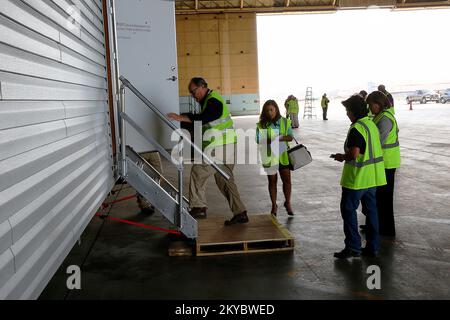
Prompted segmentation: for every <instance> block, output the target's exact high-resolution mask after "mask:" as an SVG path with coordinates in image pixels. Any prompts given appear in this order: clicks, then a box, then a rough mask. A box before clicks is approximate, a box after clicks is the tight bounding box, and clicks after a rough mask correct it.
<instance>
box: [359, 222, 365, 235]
mask: <svg viewBox="0 0 450 320" xmlns="http://www.w3.org/2000/svg"><path fill="white" fill-rule="evenodd" d="M359 228H360V229H361V233H365V232H366V225H365V224H361V225H359Z"/></svg>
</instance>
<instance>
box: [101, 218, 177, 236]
mask: <svg viewBox="0 0 450 320" xmlns="http://www.w3.org/2000/svg"><path fill="white" fill-rule="evenodd" d="M95 215H96V216H97V217H100V218H105V219H108V220H111V221H116V222H120V223H125V224H129V225H132V226H135V227H139V228H143V229H150V230H157V231H163V232H166V233H171V234H177V235H181V232H180V231H176V230H169V229H164V228H160V227H155V226H151V225H147V224H142V223H138V222H133V221H130V220H123V219H118V218H114V217H109V216H102V215H101V214H100V213H97V214H95Z"/></svg>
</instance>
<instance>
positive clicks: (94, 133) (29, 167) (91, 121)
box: [0, 0, 450, 319]
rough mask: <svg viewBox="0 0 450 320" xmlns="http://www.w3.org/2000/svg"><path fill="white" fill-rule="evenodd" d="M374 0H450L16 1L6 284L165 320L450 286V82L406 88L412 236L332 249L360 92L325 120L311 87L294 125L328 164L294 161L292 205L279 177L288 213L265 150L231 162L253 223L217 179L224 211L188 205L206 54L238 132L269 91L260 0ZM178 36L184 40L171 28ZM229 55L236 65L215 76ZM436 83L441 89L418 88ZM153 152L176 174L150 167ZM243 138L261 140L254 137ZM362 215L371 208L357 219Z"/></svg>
mask: <svg viewBox="0 0 450 320" xmlns="http://www.w3.org/2000/svg"><path fill="white" fill-rule="evenodd" d="M369 6H379V7H381V8H395V10H404V11H405V12H409V11H411V12H414V11H416V10H440V9H443V8H444V10H446V9H447V7H450V4H449V2H448V1H412V0H411V1H410V0H406V1H405V0H397V1H395V0H394V1H390V0H389V1H388V0H386V1H369V0H367V1H352V0H347V1H336V0H334V1H331V0H330V1H325V0H324V1H294V0H292V1H289V0H288V1H277V0H261V1H246V0H244V1H240V0H239V1H235V0H232V1H202V0H199V1H181V0H176V1H153V0H151V1H150V0H148V1H137V0H136V1H135V0H132V1H128V0H127V1H126V3H125V1H124V0H116V1H106V0H105V1H102V0H80V1H73V0H65V1H56V0H49V1H41V0H37V1H36V0H33V1H27V0H20V1H16V0H14V1H13V0H4V1H2V2H1V3H0V88H1V90H0V132H1V133H2V134H1V135H0V146H1V147H0V240H1V241H0V298H1V299H2V300H17V299H18V300H40V301H41V302H44V301H48V300H53V301H55V300H152V301H153V302H152V304H151V306H152V308H154V310H155V313H157V312H161V316H158V317H157V318H158V319H159V318H161V319H166V318H170V319H172V318H173V319H190V318H195V317H197V316H200V317H203V318H214V317H215V316H216V317H218V316H220V315H222V316H223V317H222V318H225V317H227V316H228V317H232V318H235V319H247V318H255V317H256V318H262V319H278V318H280V319H287V318H288V316H287V314H288V313H289V312H290V310H295V306H296V305H297V306H298V305H303V304H300V300H320V301H323V303H326V302H327V301H328V302H329V301H331V300H333V301H334V300H346V301H348V300H351V301H353V300H370V301H373V300H376V301H377V302H380V301H382V300H428V301H430V300H448V299H449V298H450V209H449V208H450V153H449V151H450V142H449V137H450V126H449V122H450V101H448V102H447V103H443V102H446V101H444V100H443V99H446V98H444V97H445V94H446V92H447V90H446V89H449V88H450V79H449V81H448V82H446V83H440V84H438V85H436V84H434V83H432V84H423V85H421V86H414V85H411V86H407V87H405V86H403V87H402V89H401V90H400V89H399V90H396V89H392V90H390V91H391V93H392V96H393V98H394V101H395V117H396V119H397V122H398V126H399V128H400V130H399V133H398V136H399V141H400V150H401V167H400V168H399V169H397V172H396V180H395V193H394V211H395V227H396V236H395V237H381V248H380V250H379V252H378V254H377V255H376V256H375V257H353V258H349V259H336V258H335V257H333V252H336V251H339V250H341V249H342V248H343V246H344V233H343V222H342V217H341V212H340V207H339V204H340V200H341V192H342V189H341V186H340V185H339V180H340V178H341V173H342V164H341V163H339V162H336V161H333V159H330V154H332V153H337V152H341V150H342V146H343V144H344V142H345V139H346V135H347V132H348V128H349V124H350V122H349V119H348V117H347V116H346V113H345V108H343V106H342V104H341V101H342V100H344V99H345V98H346V97H343V96H336V97H331V98H330V103H329V107H328V119H329V120H328V121H323V120H322V110H321V107H320V100H313V101H312V108H311V109H308V110H305V105H307V101H306V100H305V99H303V98H300V99H299V105H300V112H299V119H300V125H299V128H298V129H295V130H293V132H294V136H295V137H296V138H297V139H298V140H299V141H300V142H301V143H302V144H304V145H305V146H307V148H308V150H309V152H310V153H311V155H312V159H313V161H312V162H311V163H310V164H308V165H307V166H305V167H304V168H301V169H299V170H296V171H292V204H293V207H294V215H293V216H291V215H288V214H287V212H286V210H285V209H284V208H283V205H282V197H283V190H282V189H281V185H280V183H281V182H280V181H279V184H278V204H279V209H278V214H277V216H276V217H274V216H273V215H271V214H270V208H271V207H270V198H269V193H268V190H267V178H266V177H265V176H264V175H261V165H260V164H257V163H256V164H237V165H235V167H234V171H233V173H234V179H235V182H236V185H237V186H238V189H239V193H240V197H241V200H242V202H243V203H245V206H246V209H247V212H248V217H249V220H250V221H249V222H248V223H246V224H242V225H236V226H224V223H223V222H224V221H225V220H227V219H230V218H231V217H232V213H231V212H230V208H229V206H228V202H227V200H226V198H225V197H224V196H223V195H222V194H221V193H220V192H219V190H218V189H217V187H216V185H215V183H214V181H213V180H214V179H213V178H212V177H211V178H210V179H209V181H208V184H207V187H206V198H207V201H208V216H207V218H206V219H198V220H195V219H193V218H192V217H189V214H188V211H187V210H188V208H189V199H188V194H189V188H190V185H189V182H190V172H191V168H192V165H191V164H185V165H184V166H181V169H180V166H179V165H178V166H177V165H176V164H175V165H174V164H173V163H171V158H170V155H171V151H172V150H170V147H169V146H172V147H173V145H174V144H173V142H172V141H170V137H171V134H172V132H173V128H171V127H170V126H171V124H172V122H170V121H169V120H168V119H167V117H166V116H165V115H166V114H168V113H169V112H175V113H180V112H194V113H195V112H197V113H198V112H199V110H196V109H195V108H196V107H195V103H193V101H192V99H191V98H190V97H189V96H190V94H189V92H188V90H187V88H186V87H187V86H186V84H187V83H189V79H191V78H192V77H193V76H196V75H199V74H198V72H197V70H199V68H200V70H202V72H203V74H205V77H206V78H207V79H208V78H209V79H211V81H210V85H211V87H212V89H217V91H219V92H220V91H223V92H224V93H223V96H224V98H225V100H226V101H227V103H229V104H230V109H231V115H232V116H233V117H232V119H233V121H234V128H235V129H241V130H244V131H245V130H249V129H252V128H254V127H255V123H256V122H258V118H259V115H258V114H259V110H260V109H259V108H260V107H261V105H262V103H263V101H259V92H258V90H259V86H258V66H257V59H256V60H255V59H254V58H255V56H257V55H256V53H255V52H256V51H257V50H255V52H253V51H252V50H253V49H254V48H256V47H257V43H256V38H257V37H256V32H257V31H256V26H255V25H256V23H255V21H256V14H283V13H285V14H295V13H299V12H301V13H303V14H307V13H317V12H320V11H332V12H335V11H336V10H347V9H365V8H367V7H369ZM150 9H154V10H150ZM149 12H150V13H149ZM158 16H160V17H161V16H166V17H169V19H163V20H165V21H164V22H162V21H160V20H161V19H158ZM67 19H69V21H70V23H71V24H72V25H67V21H66V20H67ZM166 20H168V21H169V22H170V23H168V22H167V21H166ZM244 20H245V21H244ZM144 21H145V23H144ZM249 26H250V27H249ZM166 28H167V29H166ZM182 28H185V29H182ZM191 28H192V29H191ZM203 28H204V29H203ZM161 30H169V31H168V32H167V34H164V33H161V32H160V31H161ZM196 32H197V33H199V34H200V36H196V35H195V33H196ZM170 33H172V35H173V38H172V39H171V40H168V41H166V40H164V39H166V38H170ZM215 33H217V34H218V36H216V35H215ZM224 33H227V34H228V36H227V37H226V40H224V39H223V37H222V36H223V34H224ZM167 35H169V36H167ZM234 37H237V38H238V40H236V41H235V42H233V39H234ZM145 39H147V40H148V43H143V42H145V41H146V40H145ZM192 39H194V40H192ZM173 40H175V42H174V41H173ZM191 40H192V43H190V41H191ZM156 41H158V43H159V44H160V46H158V48H157V49H154V46H152V44H154V43H155V42H156ZM198 47H200V48H201V50H199V51H196V50H197V49H196V48H198ZM216 48H218V49H217V50H219V51H215V50H216ZM224 48H225V49H224ZM121 49H122V50H121ZM152 50H153V51H152ZM167 50H171V52H169V51H167ZM207 50H212V51H214V53H212V54H205V53H204V51H207ZM220 50H222V51H220ZM227 50H228V51H227ZM234 50H237V51H236V52H237V53H235V52H234ZM432 50H434V49H430V50H429V52H430V54H431V51H432ZM149 52H150V53H149ZM247 52H249V53H248V54H247ZM148 55H150V56H151V57H150V58H149V57H148ZM214 56H216V57H214ZM426 58H427V59H428V57H426ZM429 59H432V57H431V56H430V57H429ZM202 61H203V62H202ZM204 61H207V62H204ZM224 61H228V63H227V62H224ZM230 61H232V62H230ZM214 62H217V63H218V64H219V66H216V65H215V64H214ZM202 63H203V64H202ZM147 66H148V67H149V68H150V70H152V72H154V73H151V76H149V75H148V74H149V73H148V70H147V69H146V68H147ZM166 66H167V68H165V67H166ZM174 66H178V67H174ZM215 68H218V69H217V70H220V72H221V73H220V76H218V77H216V78H214V76H213V75H214V74H215V73H216V71H217V70H216V69H215ZM117 70H120V71H119V72H117ZM154 70H155V71H154ZM246 72H247V73H248V74H246ZM120 76H122V77H120ZM119 77H120V78H119ZM161 77H163V78H164V79H163V80H161ZM166 79H167V80H166ZM384 82H385V83H386V84H388V85H387V89H388V90H389V89H391V88H395V84H390V82H389V79H386V81H384ZM173 83H177V85H176V87H175V88H174V87H173ZM234 83H237V84H238V85H234ZM241 84H242V85H241ZM169 85H171V86H170V87H169ZM147 87H150V88H149V89H147ZM399 88H400V86H399ZM405 88H406V89H405ZM427 88H429V89H434V90H435V91H437V94H438V95H439V98H441V97H443V99H440V100H438V101H422V100H421V99H418V100H417V101H410V100H411V99H410V100H407V96H410V95H411V94H413V92H414V91H415V90H416V89H427ZM221 89H222V90H221ZM372 89H373V90H376V88H372ZM174 90H175V91H174ZM304 90H305V88H301V90H300V91H301V92H302V93H303V92H304ZM171 93H175V94H171ZM369 93H370V91H369ZM255 97H256V98H255ZM347 97H348V96H347ZM170 99H172V100H170ZM239 99H246V101H247V102H248V100H252V101H253V102H254V104H255V105H256V107H255V106H252V105H251V104H249V105H248V106H246V108H247V111H248V110H249V109H252V108H253V109H252V111H251V112H247V113H246V109H245V108H244V109H239ZM169 100H170V101H169ZM236 101H238V102H236ZM246 101H243V102H246ZM281 102H282V101H280V103H279V105H280V107H283V106H282V103H281ZM424 102H426V103H424ZM197 107H198V106H197ZM133 108H134V109H133ZM255 108H256V109H255ZM255 110H256V111H255ZM308 112H311V113H310V114H309V113H308ZM125 124H126V125H125ZM142 137H144V138H142ZM124 140H125V141H126V144H123V143H122V141H124ZM132 143H135V145H133V147H131V146H130V145H131V144H132ZM155 150H156V151H158V152H159V156H158V159H160V161H161V167H162V169H161V170H159V171H162V172H159V171H158V170H156V169H155V165H151V164H149V162H151V161H150V160H149V155H150V157H151V155H154V154H155ZM241 151H242V152H246V153H247V154H249V153H251V151H250V152H249V146H247V145H246V146H244V147H243V149H242V150H241ZM238 152H239V151H238ZM167 155H168V156H167ZM158 161H159V160H158ZM180 178H181V182H180ZM178 190H182V191H183V194H184V197H185V198H183V201H181V202H182V205H181V204H180V203H179V201H178V199H179V193H178ZM137 193H140V194H142V195H143V197H144V198H147V200H148V202H152V203H151V204H152V205H153V206H154V208H155V210H154V212H151V213H149V212H148V211H146V210H143V209H142V206H140V205H139V203H138V201H137ZM150 200H151V201H150ZM364 221H365V216H364V215H363V214H362V213H361V208H359V209H358V222H359V224H363V223H364ZM361 237H362V243H363V245H364V243H365V234H364V233H361ZM160 300H164V301H165V302H166V304H164V303H160V302H158V301H160ZM169 301H172V302H171V303H169ZM286 301H287V302H286ZM282 302H286V303H285V304H283V303H282ZM296 303H298V304H296ZM242 306H244V307H242ZM320 306H321V304H320V303H317V304H315V305H314V310H316V308H319V309H320V308H321V307H320ZM325 306H326V304H325ZM344 306H346V308H348V307H350V308H351V305H345V304H344ZM362 306H363V308H365V307H367V308H369V306H370V305H362ZM330 307H331V308H335V307H336V308H339V307H338V304H333V305H331V306H330ZM255 308H256V309H255ZM359 308H361V305H360V306H359ZM408 308H413V305H412V304H409V305H408ZM325 309H326V308H325ZM359 310H360V311H361V312H366V310H362V308H361V309H359ZM328 311H329V310H328ZM341 311H342V310H341ZM252 313H254V314H252Z"/></svg>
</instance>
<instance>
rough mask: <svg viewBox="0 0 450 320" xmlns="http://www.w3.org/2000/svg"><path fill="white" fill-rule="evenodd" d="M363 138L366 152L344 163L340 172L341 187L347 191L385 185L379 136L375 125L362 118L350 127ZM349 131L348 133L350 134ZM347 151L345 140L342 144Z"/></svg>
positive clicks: (367, 118) (366, 118)
mask: <svg viewBox="0 0 450 320" xmlns="http://www.w3.org/2000/svg"><path fill="white" fill-rule="evenodd" d="M353 128H355V129H356V130H358V132H359V133H360V134H361V135H362V136H363V137H364V141H365V142H366V152H365V153H364V154H359V155H358V157H357V158H356V160H352V161H345V164H344V168H343V170H342V177H341V186H343V187H344V188H348V189H353V190H360V189H368V188H372V187H378V186H382V185H385V184H386V174H385V172H384V162H383V151H382V150H381V143H380V135H379V133H378V128H377V127H376V125H375V123H374V122H373V121H372V120H370V119H369V117H364V118H362V119H359V120H358V121H356V122H355V123H353V124H352V125H351V126H350V130H352V129H353ZM350 130H349V133H350ZM344 150H345V151H347V150H348V148H347V140H346V141H345V144H344Z"/></svg>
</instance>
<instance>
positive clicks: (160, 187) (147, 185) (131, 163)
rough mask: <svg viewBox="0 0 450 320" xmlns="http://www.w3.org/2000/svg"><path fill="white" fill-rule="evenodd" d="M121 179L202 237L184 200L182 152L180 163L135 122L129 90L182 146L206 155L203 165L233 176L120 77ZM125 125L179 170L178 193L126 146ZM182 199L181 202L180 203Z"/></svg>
mask: <svg viewBox="0 0 450 320" xmlns="http://www.w3.org/2000/svg"><path fill="white" fill-rule="evenodd" d="M120 81H121V86H120V102H119V105H120V112H119V119H120V144H121V148H120V159H121V161H120V171H119V172H120V175H121V177H122V178H124V179H125V180H126V181H127V182H128V184H129V185H131V186H132V187H133V188H135V189H136V190H137V191H138V192H139V193H140V194H141V195H142V196H143V197H144V198H145V199H147V201H149V202H150V203H151V204H152V205H153V206H154V207H155V208H156V209H157V210H158V211H159V212H160V213H161V214H162V215H163V216H164V217H165V218H166V219H167V220H169V221H170V222H171V223H172V224H174V225H175V226H177V228H178V230H179V231H180V232H181V233H183V234H184V235H185V236H186V237H188V238H196V237H197V235H198V229H197V221H196V220H195V219H194V218H193V217H192V216H191V215H190V214H189V201H188V200H187V199H186V198H185V197H184V196H183V159H182V149H181V150H179V151H180V154H179V155H180V157H179V159H178V160H177V159H174V158H173V157H172V156H171V155H170V153H169V152H168V151H167V150H166V149H164V148H163V147H162V146H161V145H160V144H159V143H158V142H157V141H156V140H155V139H153V138H152V137H151V136H149V135H147V134H146V133H145V132H144V130H142V128H140V127H139V126H138V125H137V124H136V122H134V121H133V119H131V118H130V117H129V116H128V115H127V114H126V112H125V111H126V110H125V89H126V88H128V89H129V90H130V91H131V92H132V93H133V94H135V95H136V97H138V98H139V99H140V100H141V101H142V102H143V103H144V104H145V105H146V106H147V107H148V108H149V109H150V110H151V111H153V112H154V113H155V114H156V115H157V116H158V117H159V118H160V119H161V120H162V121H163V122H164V123H165V124H166V125H168V126H169V127H170V128H172V129H173V130H175V131H176V132H178V134H179V136H180V139H181V141H180V143H179V145H180V146H182V145H183V143H181V142H183V140H184V141H185V142H187V143H189V144H190V145H191V146H192V147H193V148H194V150H195V152H198V153H200V154H201V155H202V157H203V161H204V162H205V163H207V164H210V165H211V166H212V167H213V168H214V169H216V170H217V171H218V172H219V173H220V174H221V175H222V176H223V177H224V178H225V179H227V180H228V179H230V177H229V175H228V174H226V173H225V172H224V171H223V170H221V169H220V168H219V167H218V166H217V165H216V164H215V163H214V161H213V160H212V159H211V158H209V157H208V156H207V155H206V154H204V153H203V151H202V150H201V148H199V147H198V146H197V145H195V144H194V143H193V142H192V141H191V139H190V137H187V136H185V135H184V134H183V132H182V131H181V130H178V127H177V126H176V125H175V124H174V123H172V122H171V121H170V120H168V119H167V118H166V117H165V116H164V114H163V113H161V111H159V109H158V108H156V107H155V106H154V105H153V104H152V103H151V102H150V101H149V100H148V99H147V98H145V97H144V96H143V95H142V94H141V93H140V92H139V90H137V89H136V88H135V87H134V86H133V85H132V84H131V83H130V82H129V81H128V80H127V79H126V78H124V77H123V76H122V77H120ZM125 123H128V124H129V125H131V126H132V127H133V128H134V129H135V130H136V131H137V132H138V133H139V134H140V135H141V136H143V137H144V138H145V139H146V140H147V141H148V142H149V143H151V144H152V145H153V146H154V147H155V149H156V150H157V151H158V152H159V153H160V154H161V155H162V156H163V157H165V158H166V159H167V160H168V161H169V162H170V163H172V164H173V165H174V166H175V167H176V168H177V170H178V189H177V188H176V187H175V186H173V185H172V184H171V183H170V182H169V181H168V180H167V179H165V178H164V176H162V175H161V173H159V172H158V171H157V170H156V169H155V168H154V167H152V166H151V165H150V164H149V163H148V162H147V161H146V160H145V159H144V158H142V157H141V156H140V155H139V154H138V153H136V152H135V151H134V150H133V148H132V147H130V146H127V145H125V143H124V141H126V139H125V137H126V130H125ZM180 199H181V201H180Z"/></svg>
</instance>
